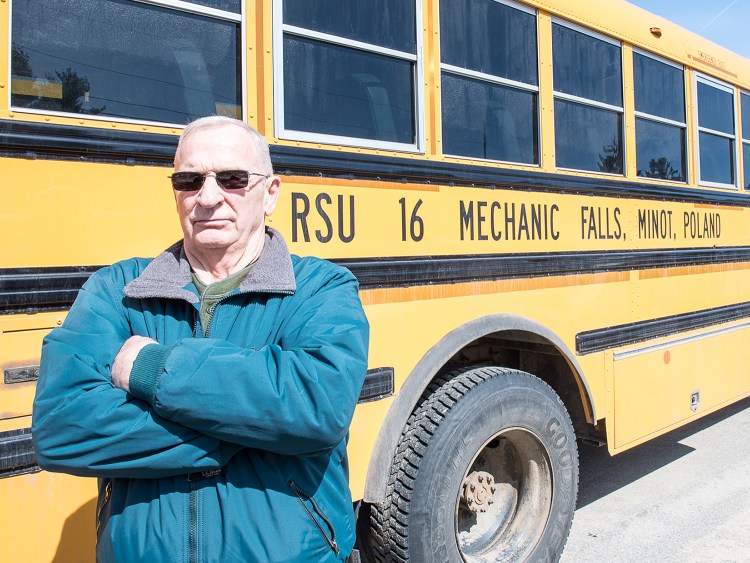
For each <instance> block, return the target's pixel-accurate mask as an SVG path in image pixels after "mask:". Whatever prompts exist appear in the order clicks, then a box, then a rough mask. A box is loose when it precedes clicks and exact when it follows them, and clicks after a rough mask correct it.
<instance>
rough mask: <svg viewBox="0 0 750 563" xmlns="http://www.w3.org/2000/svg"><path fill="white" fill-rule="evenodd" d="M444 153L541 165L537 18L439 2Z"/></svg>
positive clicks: (486, 2)
mask: <svg viewBox="0 0 750 563" xmlns="http://www.w3.org/2000/svg"><path fill="white" fill-rule="evenodd" d="M440 60H441V63H442V64H441V68H442V73H441V91H442V98H441V102H442V110H441V115H442V128H443V152H444V153H445V154H450V155H456V156H470V157H477V158H486V159H491V160H500V161H506V162H520V163H525V164H539V133H538V130H539V124H538V112H537V107H538V91H539V88H538V78H537V47H536V14H535V13H534V12H529V11H528V9H521V8H517V7H515V5H506V4H501V3H498V2H496V1H494V0H461V1H456V0H442V1H441V2H440Z"/></svg>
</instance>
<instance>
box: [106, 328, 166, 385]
mask: <svg viewBox="0 0 750 563" xmlns="http://www.w3.org/2000/svg"><path fill="white" fill-rule="evenodd" d="M148 344H158V342H156V340H153V339H151V338H147V337H145V336H131V337H130V338H128V339H127V340H126V341H125V344H123V345H122V348H120V351H119V352H117V356H115V361H114V363H113V364H112V384H113V385H114V386H115V387H118V388H120V389H123V390H124V391H128V392H129V391H130V370H131V369H133V362H135V358H136V357H137V356H138V352H140V351H141V349H142V348H143V347H144V346H147V345H148Z"/></svg>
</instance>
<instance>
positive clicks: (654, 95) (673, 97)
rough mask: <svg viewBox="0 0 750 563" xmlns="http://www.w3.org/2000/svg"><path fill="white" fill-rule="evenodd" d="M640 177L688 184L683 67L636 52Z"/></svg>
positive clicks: (637, 131) (634, 73) (637, 158)
mask: <svg viewBox="0 0 750 563" xmlns="http://www.w3.org/2000/svg"><path fill="white" fill-rule="evenodd" d="M633 79H634V82H635V115H636V119H635V138H636V162H637V167H638V176H645V177H646V178H660V179H662V180H676V181H678V182H686V181H687V170H686V150H685V131H686V127H687V125H686V123H685V78H684V72H683V70H682V68H681V67H677V66H674V65H672V64H668V63H665V62H661V61H659V60H656V59H655V58H653V57H651V56H649V55H645V54H642V53H637V52H636V53H633Z"/></svg>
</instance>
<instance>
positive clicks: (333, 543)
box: [287, 479, 339, 556]
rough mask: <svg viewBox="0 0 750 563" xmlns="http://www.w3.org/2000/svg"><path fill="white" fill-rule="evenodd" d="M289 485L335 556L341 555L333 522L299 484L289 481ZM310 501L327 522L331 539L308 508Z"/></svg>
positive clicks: (321, 517)
mask: <svg viewBox="0 0 750 563" xmlns="http://www.w3.org/2000/svg"><path fill="white" fill-rule="evenodd" d="M287 483H288V484H289V488H290V489H292V491H293V492H294V494H295V495H296V496H297V500H298V501H299V503H300V504H301V505H302V508H303V509H304V510H305V512H306V513H307V515H308V516H309V517H310V520H312V521H313V524H315V527H316V528H317V529H318V532H320V535H321V536H323V539H324V540H325V541H326V543H327V544H328V547H330V548H331V549H332V550H333V553H334V555H337V556H338V554H339V544H338V543H336V531H335V530H334V529H333V525H331V521H330V520H329V519H328V517H327V516H326V515H325V513H324V512H323V511H322V510H321V509H320V506H318V503H317V502H316V501H315V499H314V498H313V497H312V496H311V495H308V494H307V493H306V492H304V491H303V490H302V489H300V488H299V487H298V486H297V484H296V483H295V482H294V481H292V480H291V479H289V481H287ZM306 500H307V501H310V504H312V507H313V510H315V513H316V514H317V515H318V516H319V517H320V519H321V520H323V522H325V524H326V526H328V529H329V530H330V531H331V536H330V537H329V536H328V534H326V532H325V530H324V529H323V526H321V525H320V522H318V519H317V518H315V515H314V514H313V512H312V510H310V509H309V508H308V506H307V505H306V504H305V501H306Z"/></svg>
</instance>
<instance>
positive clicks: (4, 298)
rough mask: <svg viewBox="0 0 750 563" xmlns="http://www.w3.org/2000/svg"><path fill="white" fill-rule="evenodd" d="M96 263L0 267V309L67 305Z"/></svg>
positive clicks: (26, 310) (32, 310)
mask: <svg viewBox="0 0 750 563" xmlns="http://www.w3.org/2000/svg"><path fill="white" fill-rule="evenodd" d="M97 269H99V266H74V267H68V268H65V267H62V268H2V269H0V313H5V314H9V313H35V312H39V311H56V310H63V309H67V308H68V307H70V306H71V305H72V304H73V301H74V300H75V298H76V295H78V290H79V289H81V287H82V286H83V284H84V283H85V282H86V280H87V279H89V276H90V275H91V274H92V273H93V272H95V271H96V270H97Z"/></svg>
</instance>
